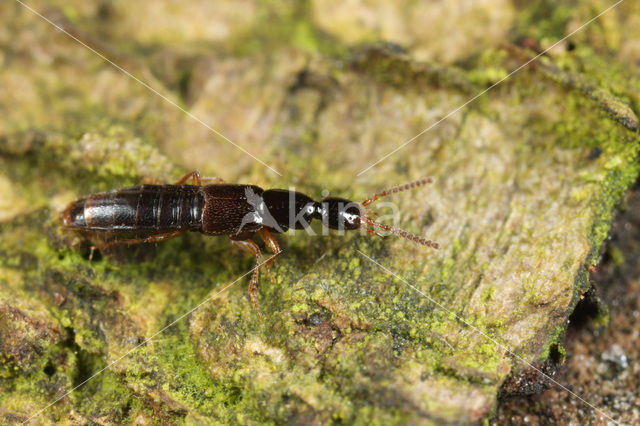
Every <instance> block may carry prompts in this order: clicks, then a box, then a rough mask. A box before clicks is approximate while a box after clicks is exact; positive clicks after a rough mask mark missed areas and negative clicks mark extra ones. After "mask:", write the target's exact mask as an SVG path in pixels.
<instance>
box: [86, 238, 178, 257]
mask: <svg viewBox="0 0 640 426" xmlns="http://www.w3.org/2000/svg"><path fill="white" fill-rule="evenodd" d="M181 234H184V231H173V232H167V233H166V234H156V235H151V236H149V237H145V238H134V239H128V240H113V241H109V242H106V243H102V244H100V245H97V246H91V254H90V255H89V259H92V258H93V252H94V251H95V250H101V249H104V248H107V247H111V246H115V245H116V244H140V243H158V242H160V241H165V240H168V239H171V238H175V237H177V236H178V235H181Z"/></svg>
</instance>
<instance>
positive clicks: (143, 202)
mask: <svg viewBox="0 0 640 426" xmlns="http://www.w3.org/2000/svg"><path fill="white" fill-rule="evenodd" d="M203 206H204V198H203V196H202V195H201V193H200V187H199V186H192V185H141V186H132V187H130V188H123V189H117V190H114V191H109V192H101V193H98V194H93V195H91V196H89V197H87V198H84V199H81V200H78V201H75V202H73V203H71V204H69V206H68V207H67V209H66V210H65V212H64V214H63V221H64V225H65V226H67V227H69V228H76V229H83V230H87V231H112V232H132V233H136V232H139V233H145V232H154V231H172V230H193V231H197V230H200V228H201V225H202V209H203Z"/></svg>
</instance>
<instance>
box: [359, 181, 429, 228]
mask: <svg viewBox="0 0 640 426" xmlns="http://www.w3.org/2000/svg"><path fill="white" fill-rule="evenodd" d="M432 182H433V180H432V179H431V178H430V177H427V178H422V179H420V180H417V181H415V182H410V183H405V184H404V185H398V186H394V187H393V188H389V189H385V190H384V191H381V192H378V193H377V194H374V195H373V197H371V198H368V199H366V200H364V201H363V202H362V203H361V204H362V207H366V206H368V205H369V204H371V203H373V202H374V201H376V200H378V199H380V198H382V197H386V196H387V195H390V194H395V193H396V192H402V191H406V190H408V189H412V188H415V187H417V186H422V185H426V184H428V183H432ZM385 226H386V225H385ZM398 235H399V234H398Z"/></svg>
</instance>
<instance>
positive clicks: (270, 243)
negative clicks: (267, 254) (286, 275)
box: [258, 228, 282, 283]
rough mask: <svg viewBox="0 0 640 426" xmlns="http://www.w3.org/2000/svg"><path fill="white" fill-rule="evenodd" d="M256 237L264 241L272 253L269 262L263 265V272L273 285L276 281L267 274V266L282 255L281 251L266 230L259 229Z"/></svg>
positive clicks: (269, 273) (276, 241)
mask: <svg viewBox="0 0 640 426" xmlns="http://www.w3.org/2000/svg"><path fill="white" fill-rule="evenodd" d="M258 235H260V238H262V241H264V243H265V244H266V245H268V246H269V248H270V249H271V251H272V252H273V256H271V258H269V260H267V261H266V262H265V263H264V270H265V272H266V273H267V276H268V277H269V279H270V280H271V282H272V283H274V282H276V280H275V278H273V275H271V272H269V266H271V264H272V263H273V262H275V261H276V258H277V257H278V255H279V254H280V253H282V249H281V248H280V245H278V240H276V239H275V237H274V236H273V234H271V232H269V230H268V229H267V228H260V230H259V231H258Z"/></svg>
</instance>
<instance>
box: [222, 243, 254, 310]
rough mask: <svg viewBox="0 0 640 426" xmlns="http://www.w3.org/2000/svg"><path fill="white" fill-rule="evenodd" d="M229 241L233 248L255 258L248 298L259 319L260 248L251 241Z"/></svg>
mask: <svg viewBox="0 0 640 426" xmlns="http://www.w3.org/2000/svg"><path fill="white" fill-rule="evenodd" d="M229 239H230V240H231V244H233V245H234V246H236V247H238V248H241V249H242V250H244V251H247V252H249V253H251V254H252V255H253V256H254V257H255V258H256V266H255V268H254V269H253V274H251V283H249V296H250V297H251V302H252V303H253V309H255V310H256V312H257V313H258V315H259V316H260V318H262V315H260V311H259V310H258V296H257V293H258V278H259V277H260V272H259V266H260V247H258V245H257V244H256V243H254V242H253V240H250V239H246V240H234V239H233V238H231V237H229Z"/></svg>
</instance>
